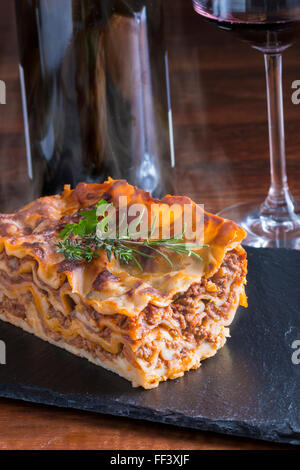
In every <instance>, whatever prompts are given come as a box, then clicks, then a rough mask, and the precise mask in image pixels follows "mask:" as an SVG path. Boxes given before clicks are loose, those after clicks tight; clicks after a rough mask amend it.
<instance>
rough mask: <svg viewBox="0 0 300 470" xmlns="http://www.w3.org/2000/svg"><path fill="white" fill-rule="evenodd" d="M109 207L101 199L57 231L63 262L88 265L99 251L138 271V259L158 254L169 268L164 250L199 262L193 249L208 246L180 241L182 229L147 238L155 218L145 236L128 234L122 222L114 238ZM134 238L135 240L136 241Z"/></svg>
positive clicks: (138, 221)
mask: <svg viewBox="0 0 300 470" xmlns="http://www.w3.org/2000/svg"><path fill="white" fill-rule="evenodd" d="M112 207H113V204H111V203H108V202H107V201H105V200H104V199H101V200H100V201H99V202H98V203H97V205H96V207H95V208H94V209H90V210H84V211H81V212H80V214H79V215H80V216H81V217H82V218H81V219H80V221H79V222H78V223H73V224H66V225H65V226H64V228H63V229H62V230H61V231H60V232H59V234H58V238H59V239H60V240H61V241H60V242H59V243H58V244H57V247H58V250H57V251H58V253H63V255H64V256H65V258H66V259H67V260H77V261H82V260H84V261H87V262H88V263H89V262H91V261H92V260H93V259H94V258H96V257H99V251H100V249H102V250H104V251H105V252H106V256H107V258H108V260H109V261H110V260H111V258H112V256H114V257H115V258H116V259H118V260H119V261H120V262H121V263H125V264H129V263H131V262H134V263H135V264H136V265H137V267H138V268H139V269H140V270H141V271H142V270H143V268H142V265H141V263H140V261H139V257H144V258H154V257H155V255H156V256H157V255H159V256H161V257H163V258H164V259H165V261H166V262H167V263H168V264H169V265H170V266H171V267H173V263H172V261H171V259H170V258H169V256H168V254H167V253H166V252H165V251H169V252H170V253H176V254H178V255H180V256H193V257H195V258H197V259H198V260H199V261H201V260H202V258H201V256H200V255H199V254H198V253H196V252H195V251H194V250H197V249H199V248H202V247H205V246H208V245H199V244H197V243H188V242H185V241H184V239H183V236H184V232H185V229H184V230H183V231H182V233H180V234H179V235H176V236H173V237H170V238H164V239H159V240H156V239H151V237H152V236H153V233H154V231H155V226H156V218H155V219H154V221H153V224H152V227H151V230H149V231H148V232H147V233H146V234H141V233H137V232H133V231H130V230H129V226H128V224H125V226H124V223H123V222H124V220H121V221H120V223H119V225H118V229H117V236H113V233H112V230H111V229H110V222H111V221H112V217H111V216H110V215H109V209H110V208H112ZM143 215H144V212H142V213H141V214H140V215H139V217H138V218H137V220H136V221H135V229H137V227H138V226H139V225H140V223H141V221H142V219H143ZM123 219H124V218H123ZM114 235H115V234H114ZM141 235H145V239H143V240H141V239H140V237H141ZM137 237H139V239H136V238H137ZM161 248H162V249H163V251H161ZM149 252H150V253H151V252H152V253H153V254H150V253H149Z"/></svg>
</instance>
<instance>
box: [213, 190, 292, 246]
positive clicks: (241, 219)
mask: <svg viewBox="0 0 300 470" xmlns="http://www.w3.org/2000/svg"><path fill="white" fill-rule="evenodd" d="M294 202H295V207H300V199H299V198H298V199H295V200H294ZM261 204H262V201H250V202H245V203H240V204H235V205H233V206H230V207H227V208H225V209H223V210H222V211H221V212H219V213H218V215H219V216H221V217H223V218H224V219H231V220H233V221H234V222H236V223H237V224H239V225H240V226H241V227H243V228H244V229H245V230H246V232H247V237H246V238H245V240H244V241H243V245H246V246H254V247H257V248H265V247H269V248H291V249H294V250H300V216H299V215H295V216H294V217H293V218H291V219H290V220H286V221H284V222H282V223H276V222H274V223H273V224H272V223H271V224H270V223H269V221H268V223H266V220H267V219H264V218H263V217H261V215H260V213H259V208H260V206H261Z"/></svg>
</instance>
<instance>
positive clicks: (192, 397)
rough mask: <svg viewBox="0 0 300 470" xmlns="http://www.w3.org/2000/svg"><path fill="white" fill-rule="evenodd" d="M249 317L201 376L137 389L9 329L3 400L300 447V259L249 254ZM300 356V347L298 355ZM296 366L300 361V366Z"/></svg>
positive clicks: (0, 373)
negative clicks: (26, 401) (19, 400)
mask: <svg viewBox="0 0 300 470" xmlns="http://www.w3.org/2000/svg"><path fill="white" fill-rule="evenodd" d="M247 251H248V259H249V275H248V286H247V294H248V297H249V308H248V309H247V310H246V309H243V308H240V310H239V312H238V314H237V317H236V319H235V321H234V324H233V325H232V328H231V336H232V337H231V338H230V339H229V340H228V342H227V344H226V346H225V347H224V348H223V349H222V350H221V351H219V352H218V354H217V355H216V356H215V357H214V358H211V359H207V360H206V361H204V362H203V364H202V367H201V368H200V369H199V370H197V371H191V372H189V373H187V374H186V375H185V377H183V378H181V379H178V380H175V381H168V382H165V383H163V384H161V385H160V386H159V387H158V388H157V389H153V390H150V391H145V390H143V389H140V388H139V389H134V388H132V387H131V385H130V384H129V383H128V382H127V381H126V380H124V379H122V378H120V377H118V376H117V375H115V374H113V373H111V372H107V371H105V370H104V369H102V368H99V367H97V366H94V365H92V364H90V363H89V362H87V361H86V360H84V359H79V358H77V357H75V356H72V355H71V354H69V353H67V352H65V351H63V350H60V349H58V348H55V347H54V346H51V345H49V344H47V343H45V342H43V341H41V340H39V339H37V338H35V337H34V336H32V335H30V334H27V333H24V332H23V331H22V330H20V329H18V328H15V327H14V326H11V325H8V324H6V323H3V322H0V339H1V340H3V341H5V343H6V348H7V364H6V365H1V366H0V396H2V397H9V398H16V399H22V400H28V401H32V402H37V403H45V404H49V405H56V406H63V407H71V408H79V409H83V410H91V411H96V412H101V413H109V414H114V415H120V416H129V417H132V418H136V419H147V420H150V421H159V422H163V423H170V424H175V425H178V426H184V427H190V428H196V429H202V430H209V431H216V432H221V433H226V434H233V435H238V436H247V437H253V438H257V439H265V440H271V441H277V442H289V443H292V444H300V364H299V365H297V364H294V363H293V362H292V355H293V353H294V356H295V359H297V358H299V359H300V352H299V354H297V350H294V349H293V348H292V344H293V342H294V341H296V340H299V341H300V252H296V251H289V250H284V249H277V250H272V249H261V248H260V249H254V248H248V249H247ZM298 349H300V347H299V346H298ZM294 362H297V361H294Z"/></svg>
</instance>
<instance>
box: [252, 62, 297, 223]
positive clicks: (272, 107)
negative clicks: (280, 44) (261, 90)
mask: <svg viewBox="0 0 300 470" xmlns="http://www.w3.org/2000/svg"><path fill="white" fill-rule="evenodd" d="M264 58H265V70H266V82H267V103H268V126H269V146H270V165H271V186H270V189H269V193H268V196H267V198H266V200H265V201H264V203H263V204H262V206H261V209H260V213H261V215H262V216H266V217H267V218H269V219H270V221H273V222H274V221H275V222H277V223H280V222H283V223H284V222H286V221H288V220H292V219H293V217H294V204H293V199H292V196H291V194H290V191H289V187H288V182H287V174H286V157H285V138H284V116H283V99H282V56H281V54H279V53H274V54H273V53H271V54H270V53H268V54H264Z"/></svg>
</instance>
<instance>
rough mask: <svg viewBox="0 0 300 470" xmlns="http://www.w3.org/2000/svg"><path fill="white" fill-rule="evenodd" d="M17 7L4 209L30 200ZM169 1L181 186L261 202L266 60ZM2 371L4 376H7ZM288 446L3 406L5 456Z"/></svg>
mask: <svg viewBox="0 0 300 470" xmlns="http://www.w3.org/2000/svg"><path fill="white" fill-rule="evenodd" d="M13 3H14V2H13V1H9V2H8V1H7V0H0V79H1V80H4V81H5V82H6V87H7V104H6V105H0V111H1V112H0V211H8V210H13V209H15V208H16V207H18V206H20V205H22V203H24V202H27V201H29V200H30V185H29V180H28V178H27V174H26V157H25V143H24V134H23V118H22V106H21V98H20V86H19V77H18V55H17V41H16V32H15V22H14V10H13ZM191 3H192V2H191V1H187V0H172V1H171V0H168V1H167V2H166V10H167V41H168V49H169V59H170V71H171V88H172V104H173V117H174V134H175V149H176V179H177V187H178V190H179V191H180V192H182V193H184V194H187V195H189V196H191V197H192V198H193V199H195V200H196V201H198V202H200V203H204V204H205V208H206V209H207V210H211V211H218V210H220V209H221V208H223V207H225V206H226V205H229V204H232V203H235V202H240V201H244V200H247V199H253V198H256V197H261V198H262V197H263V196H264V195H265V194H266V191H267V188H268V183H269V167H268V137H267V124H266V117H267V116H266V102H265V83H264V67H263V57H262V54H260V53H259V52H256V51H254V50H252V49H250V47H249V46H248V45H246V44H243V43H240V42H237V41H236V40H235V38H234V37H232V36H231V35H230V34H226V33H224V32H221V31H217V30H216V28H215V27H214V26H213V25H210V24H207V23H206V22H204V21H203V20H202V19H201V18H200V17H198V16H197V15H196V14H194V12H193V10H192V6H191ZM299 48H300V46H299V44H298V45H295V46H294V47H293V48H290V49H289V50H287V51H286V52H285V54H284V89H283V92H284V105H285V117H286V137H287V154H288V171H289V177H290V180H289V182H290V187H291V189H292V191H293V193H294V194H295V195H298V196H300V185H299V179H300V158H299V155H300V133H299V125H300V106H296V105H293V104H292V102H291V83H292V81H293V80H297V79H300V55H299ZM0 373H1V370H0ZM286 447H287V446H281V445H276V444H270V443H263V442H258V441H250V440H246V439H239V438H234V437H228V436H220V435H216V434H213V433H204V432H198V431H192V430H184V429H179V428H174V427H171V426H165V425H160V424H152V423H145V422H137V421H132V420H129V419H123V418H116V417H110V416H104V415H97V414H93V413H84V412H78V411H73V410H64V409H55V408H50V407H46V406H38V405H33V404H28V403H22V402H15V401H10V400H3V399H2V400H0V449H271V448H273V449H282V448H286Z"/></svg>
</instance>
